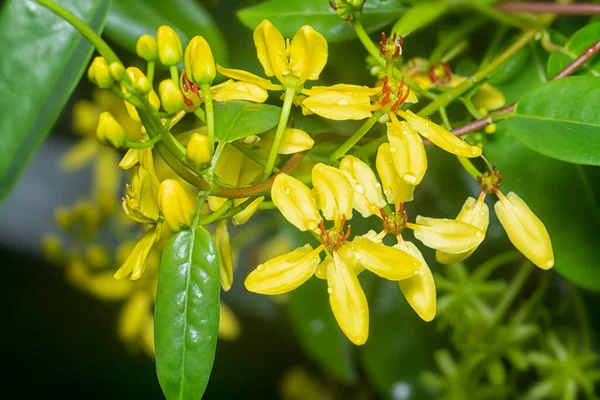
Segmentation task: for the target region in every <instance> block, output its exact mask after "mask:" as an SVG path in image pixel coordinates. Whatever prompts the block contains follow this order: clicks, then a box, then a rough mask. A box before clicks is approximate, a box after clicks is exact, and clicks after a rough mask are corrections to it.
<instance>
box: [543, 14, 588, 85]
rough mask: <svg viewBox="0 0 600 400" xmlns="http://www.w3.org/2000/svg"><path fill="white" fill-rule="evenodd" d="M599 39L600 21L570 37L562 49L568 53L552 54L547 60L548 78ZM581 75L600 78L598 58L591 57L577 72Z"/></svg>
mask: <svg viewBox="0 0 600 400" xmlns="http://www.w3.org/2000/svg"><path fill="white" fill-rule="evenodd" d="M598 38H600V21H596V22H593V23H591V24H589V25H586V26H584V27H583V28H581V29H580V30H578V31H577V32H575V33H574V34H573V36H571V38H570V39H569V40H568V41H567V43H566V44H565V45H564V49H565V50H566V51H567V52H568V53H569V54H568V55H567V54H563V53H561V52H556V53H552V55H551V56H550V58H549V59H548V66H547V69H548V76H549V77H553V76H554V75H556V74H558V73H559V72H560V71H561V70H563V69H564V68H565V67H566V66H567V65H569V64H570V63H571V61H573V60H574V59H575V58H576V57H579V55H581V54H582V53H583V52H584V51H585V50H586V49H587V48H588V47H590V46H591V45H592V44H594V43H595V42H596V41H597V40H598ZM578 72H579V73H581V74H587V75H594V76H600V57H598V56H597V55H596V56H594V57H592V59H591V60H590V61H588V62H587V63H585V64H584V65H583V66H582V67H581V68H580V69H579V71H578Z"/></svg>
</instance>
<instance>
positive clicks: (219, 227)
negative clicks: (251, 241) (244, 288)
mask: <svg viewBox="0 0 600 400" xmlns="http://www.w3.org/2000/svg"><path fill="white" fill-rule="evenodd" d="M215 244H216V245H217V250H218V251H219V260H220V262H221V287H222V288H223V290H224V291H226V292H227V291H228V290H229V289H230V288H231V284H232V283H233V253H232V252H231V243H230V241H229V231H228V230H227V220H226V219H223V220H221V221H218V222H217V223H216V227H215Z"/></svg>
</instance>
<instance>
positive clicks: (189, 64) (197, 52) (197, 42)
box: [184, 36, 217, 85]
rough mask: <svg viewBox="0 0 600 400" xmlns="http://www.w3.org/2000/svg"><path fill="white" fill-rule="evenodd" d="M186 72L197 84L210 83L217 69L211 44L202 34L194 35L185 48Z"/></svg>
mask: <svg viewBox="0 0 600 400" xmlns="http://www.w3.org/2000/svg"><path fill="white" fill-rule="evenodd" d="M184 65H185V74H186V76H187V77H188V79H189V80H190V81H191V82H194V83H196V84H197V85H203V84H206V83H208V84H210V83H212V81H213V80H214V79H215V76H216V74H217V70H216V67H215V60H214V58H213V55H212V51H211V50H210V46H209V45H208V43H207V42H206V40H205V39H204V38H203V37H202V36H194V37H193V38H192V40H190V42H189V43H188V45H187V47H186V48H185V55H184Z"/></svg>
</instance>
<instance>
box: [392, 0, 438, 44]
mask: <svg viewBox="0 0 600 400" xmlns="http://www.w3.org/2000/svg"><path fill="white" fill-rule="evenodd" d="M447 9H448V4H446V3H442V2H437V3H419V4H417V5H415V6H414V7H412V8H411V9H410V10H408V11H407V12H406V13H405V14H404V15H403V16H401V17H400V19H399V20H398V22H396V24H395V25H394V27H393V28H392V34H393V33H397V34H398V35H400V36H403V37H406V36H408V35H409V34H410V33H412V32H414V31H416V30H418V29H420V28H423V27H425V26H427V25H429V24H430V23H432V22H433V21H435V20H436V19H438V18H439V17H441V16H442V14H444V13H445V12H446V10H447Z"/></svg>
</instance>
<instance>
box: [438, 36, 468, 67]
mask: <svg viewBox="0 0 600 400" xmlns="http://www.w3.org/2000/svg"><path fill="white" fill-rule="evenodd" d="M468 47H469V42H467V41H466V40H461V41H460V42H458V43H456V45H455V46H454V47H452V48H451V49H450V50H449V51H448V52H447V53H445V54H444V56H443V57H442V59H441V61H442V62H443V63H445V64H447V63H449V62H450V61H452V60H453V59H454V58H455V57H456V56H458V55H460V53H462V52H463V51H465V50H466V49H467V48H468Z"/></svg>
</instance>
